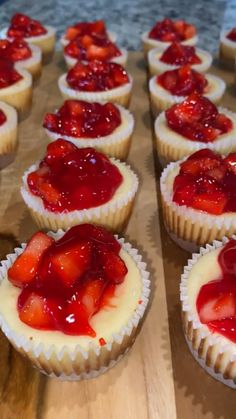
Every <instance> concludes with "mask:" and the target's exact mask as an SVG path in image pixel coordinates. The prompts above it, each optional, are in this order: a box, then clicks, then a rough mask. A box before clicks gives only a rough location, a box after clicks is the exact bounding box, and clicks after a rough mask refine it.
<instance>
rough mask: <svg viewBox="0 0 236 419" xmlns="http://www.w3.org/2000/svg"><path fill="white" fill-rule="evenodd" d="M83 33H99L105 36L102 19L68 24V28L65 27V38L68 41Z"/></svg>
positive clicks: (91, 34)
mask: <svg viewBox="0 0 236 419" xmlns="http://www.w3.org/2000/svg"><path fill="white" fill-rule="evenodd" d="M84 35H89V36H93V35H99V36H102V37H104V36H106V37H107V31H106V26H105V23H104V22H103V20H97V21H95V22H80V23H75V24H74V25H73V26H69V28H67V30H66V34H65V38H66V39H68V40H69V41H72V40H73V39H75V38H76V37H77V36H84Z"/></svg>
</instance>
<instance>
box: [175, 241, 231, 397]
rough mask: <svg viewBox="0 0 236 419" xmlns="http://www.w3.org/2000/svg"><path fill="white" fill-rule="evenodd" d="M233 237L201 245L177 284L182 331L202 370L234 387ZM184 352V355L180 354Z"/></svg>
mask: <svg viewBox="0 0 236 419" xmlns="http://www.w3.org/2000/svg"><path fill="white" fill-rule="evenodd" d="M235 239H236V237H235V236H233V238H232V239H231V240H229V239H227V238H226V237H224V238H223V239H222V242H219V241H214V242H213V244H212V245H209V244H208V245H207V247H206V248H201V249H200V252H199V253H198V254H194V255H193V258H192V259H191V260H189V261H188V265H187V266H185V268H184V273H183V275H182V278H181V284H180V300H181V305H182V320H183V328H184V334H185V338H186V342H187V344H188V347H189V349H190V351H191V353H192V355H193V356H194V358H195V359H196V361H197V362H198V363H199V365H200V366H201V367H202V368H204V370H205V371H206V372H207V373H209V374H210V375H211V376H212V377H214V378H215V379H217V380H219V381H220V382H222V383H223V384H225V385H227V386H229V387H231V388H234V389H235V388H236V304H235V301H236V299H235V296H236V295H235V280H236V278H235V272H236V270H235V261H236V240H235ZM183 355H184V354H183Z"/></svg>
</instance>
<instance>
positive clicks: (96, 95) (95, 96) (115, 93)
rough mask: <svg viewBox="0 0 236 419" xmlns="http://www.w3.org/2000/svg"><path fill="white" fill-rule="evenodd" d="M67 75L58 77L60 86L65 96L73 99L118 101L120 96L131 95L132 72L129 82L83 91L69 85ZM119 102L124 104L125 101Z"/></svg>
mask: <svg viewBox="0 0 236 419" xmlns="http://www.w3.org/2000/svg"><path fill="white" fill-rule="evenodd" d="M66 76H67V74H66V73H65V74H62V76H60V77H59V79H58V87H59V89H60V91H61V93H62V96H63V97H64V98H68V97H69V98H71V99H79V100H87V101H88V102H109V101H112V102H116V100H117V101H118V100H119V98H122V97H125V96H128V95H129V96H130V95H131V90H132V85H133V79H132V77H131V76H130V74H128V77H129V80H130V81H129V83H126V84H124V85H123V86H119V87H116V88H114V89H110V90H106V91H104V92H83V91H79V90H75V89H72V88H71V87H69V85H68V83H67V81H66ZM118 103H120V104H121V105H123V106H124V104H123V103H121V102H118Z"/></svg>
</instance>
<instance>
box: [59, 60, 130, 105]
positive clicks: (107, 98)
mask: <svg viewBox="0 0 236 419" xmlns="http://www.w3.org/2000/svg"><path fill="white" fill-rule="evenodd" d="M58 86H59V89H60V91H61V94H62V96H63V98H64V99H79V100H85V101H88V102H115V103H119V104H120V105H122V106H125V107H128V106H129V102H130V97H131V89H132V78H131V76H130V75H129V74H128V73H127V72H126V71H125V69H124V68H123V67H122V66H121V65H119V64H116V63H109V62H102V61H91V62H89V63H88V64H83V63H79V62H78V63H77V64H76V65H75V66H74V67H73V68H71V69H70V70H69V71H68V73H67V74H63V75H62V76H61V77H60V78H59V80H58Z"/></svg>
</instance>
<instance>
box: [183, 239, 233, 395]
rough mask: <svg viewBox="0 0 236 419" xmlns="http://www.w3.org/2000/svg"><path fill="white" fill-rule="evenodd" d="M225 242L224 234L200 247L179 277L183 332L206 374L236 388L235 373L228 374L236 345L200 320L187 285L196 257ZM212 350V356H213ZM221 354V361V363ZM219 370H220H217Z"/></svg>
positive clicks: (221, 245)
mask: <svg viewBox="0 0 236 419" xmlns="http://www.w3.org/2000/svg"><path fill="white" fill-rule="evenodd" d="M232 238H233V239H236V236H232ZM228 241H229V239H228V238H227V237H223V238H222V241H218V240H214V241H213V243H212V244H211V245H210V244H207V245H206V247H201V248H200V250H199V253H194V254H193V255H192V259H190V260H188V265H187V266H185V267H184V272H183V274H182V276H181V282H180V301H181V305H182V313H183V326H184V334H185V338H186V341H187V344H188V347H189V349H190V351H191V353H192V355H193V356H194V358H195V359H196V361H197V362H198V363H199V365H200V366H201V367H202V368H204V369H205V370H206V372H207V373H208V374H210V375H211V376H212V377H214V378H215V379H216V380H219V381H221V382H222V383H223V384H225V385H227V386H229V387H231V388H236V374H235V372H234V374H233V376H230V375H231V372H232V371H233V369H234V371H235V366H236V344H234V343H233V342H231V341H230V340H229V339H227V338H226V337H224V336H223V335H221V334H219V333H212V332H211V331H210V330H209V328H208V327H207V325H205V324H203V323H201V322H200V319H199V316H198V313H197V310H196V309H195V310H194V309H193V308H192V307H191V304H190V302H189V295H188V287H187V284H188V281H189V275H190V272H191V270H192V268H193V266H194V265H195V264H196V263H197V262H198V260H199V259H200V258H201V257H202V256H203V255H205V254H207V253H209V252H211V251H213V250H215V249H219V248H222V247H223V245H224V244H226V243H227V242H228ZM203 348H204V349H203ZM213 353H214V355H212V354H213ZM222 355H223V356H224V360H223V361H222V362H221V359H222ZM232 363H233V365H232ZM233 367H234V368H233ZM220 370H222V371H221V372H219V371H220ZM225 373H226V375H227V376H228V377H227V378H226V377H224V374H225Z"/></svg>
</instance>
